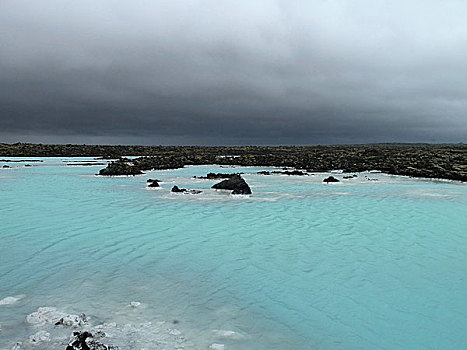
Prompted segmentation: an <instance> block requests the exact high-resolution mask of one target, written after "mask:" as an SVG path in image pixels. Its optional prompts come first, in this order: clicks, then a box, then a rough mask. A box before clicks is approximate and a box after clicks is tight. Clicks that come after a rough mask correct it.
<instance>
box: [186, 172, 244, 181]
mask: <svg viewBox="0 0 467 350" xmlns="http://www.w3.org/2000/svg"><path fill="white" fill-rule="evenodd" d="M232 175H235V174H224V173H208V174H207V175H206V176H195V178H196V179H208V180H217V179H230V178H231V177H232Z"/></svg>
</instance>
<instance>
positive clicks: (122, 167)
mask: <svg viewBox="0 0 467 350" xmlns="http://www.w3.org/2000/svg"><path fill="white" fill-rule="evenodd" d="M141 174H143V172H142V171H141V170H140V169H139V168H138V167H137V166H134V165H130V164H128V163H126V162H124V161H116V162H111V163H109V165H107V168H104V169H101V170H100V171H99V175H105V176H116V175H133V176H134V175H141Z"/></svg>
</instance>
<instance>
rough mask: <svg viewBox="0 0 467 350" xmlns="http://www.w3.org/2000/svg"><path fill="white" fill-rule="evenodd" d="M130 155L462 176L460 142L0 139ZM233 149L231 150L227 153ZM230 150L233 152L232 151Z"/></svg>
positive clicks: (22, 152)
mask: <svg viewBox="0 0 467 350" xmlns="http://www.w3.org/2000/svg"><path fill="white" fill-rule="evenodd" d="M130 155H141V156H143V157H140V158H137V159H134V160H132V162H133V165H134V166H136V167H137V168H139V169H140V170H141V171H144V170H149V169H174V168H180V167H183V166H184V165H204V164H220V165H241V166H278V167H290V168H295V169H303V170H307V171H309V172H319V171H329V170H334V169H342V170H344V172H352V173H355V172H361V171H366V170H374V169H376V170H380V171H382V172H385V173H389V174H394V175H408V176H414V177H427V178H444V179H452V180H460V181H467V145H465V144H438V145H433V144H375V145H339V146H278V147H263V146H243V147H201V146H101V145H44V144H29V143H16V144H0V156H10V157H11V156H15V157H28V156H29V157H31V156H40V157H45V156H60V157H64V156H66V157H72V156H82V157H85V156H92V157H104V158H119V157H123V156H130ZM228 155H232V156H228ZM233 155H234V156H233Z"/></svg>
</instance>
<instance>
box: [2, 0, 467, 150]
mask: <svg viewBox="0 0 467 350" xmlns="http://www.w3.org/2000/svg"><path fill="white" fill-rule="evenodd" d="M465 13H467V5H465V4H464V2H463V1H450V2H444V3H443V2H435V1H410V2H398V1H352V2H340V1H314V2H311V1H295V2H294V1H131V2H129V1H97V2H96V1H88V0H85V1H84V0H83V1H79V2H76V1H75V2H72V1H64V0H47V1H35V2H30V1H22V0H11V1H9V0H8V1H0V45H1V47H0V78H1V82H2V84H1V85H0V137H1V139H2V140H4V141H9V142H12V141H16V140H22V141H28V140H32V141H42V142H67V140H71V141H70V142H79V141H83V142H112V143H150V144H159V143H169V144H171V143H172V144H175V143H177V144H190V143H198V144H204V143H207V144H228V143H247V144H248V143H250V144H254V143H263V144H264V143H268V144H275V143H300V144H307V143H341V142H344V143H348V142H385V141H438V142H442V141H444V142H446V141H449V142H459V141H465V135H467V99H466V92H467V79H466V77H467V24H466V23H467V22H466V21H465ZM0 141H1V140H0Z"/></svg>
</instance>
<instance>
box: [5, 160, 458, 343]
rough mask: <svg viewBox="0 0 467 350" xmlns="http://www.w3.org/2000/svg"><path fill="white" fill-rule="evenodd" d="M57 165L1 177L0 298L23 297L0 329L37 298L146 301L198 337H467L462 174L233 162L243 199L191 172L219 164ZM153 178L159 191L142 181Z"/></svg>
mask: <svg viewBox="0 0 467 350" xmlns="http://www.w3.org/2000/svg"><path fill="white" fill-rule="evenodd" d="M57 162H58V161H57V160H54V162H51V163H50V164H49V163H47V160H46V163H45V164H44V165H43V166H40V167H39V166H38V167H33V168H22V169H19V168H18V169H15V171H14V172H8V176H7V177H5V176H3V175H4V174H3V173H2V172H0V176H2V181H1V182H0V191H1V193H2V206H1V207H0V216H1V222H2V230H1V233H0V238H1V241H2V244H1V246H0V282H1V283H0V299H1V298H3V297H6V296H10V295H18V294H25V295H26V296H27V297H26V298H24V299H22V300H21V301H19V302H18V303H15V305H8V306H0V323H1V324H2V333H0V337H3V339H4V340H8V341H10V340H11V341H14V340H15V339H17V338H18V337H21V336H22V335H24V334H26V333H27V331H28V330H27V328H26V327H25V326H24V317H25V315H27V314H28V313H30V312H32V311H34V310H35V309H37V307H39V306H42V305H54V306H57V307H60V308H64V309H70V310H71V311H73V310H75V311H77V312H78V311H79V312H80V311H84V312H87V313H91V315H92V316H93V317H95V318H96V319H98V320H102V321H111V320H113V319H116V320H117V322H118V321H121V322H126V319H127V318H129V317H130V316H131V317H134V316H135V315H133V316H132V315H129V314H128V312H126V311H125V310H127V309H125V308H122V305H127V303H128V302H129V301H132V300H140V301H142V302H144V304H145V305H148V307H147V308H144V309H141V310H140V311H139V312H140V313H139V314H138V315H137V317H138V320H139V321H141V322H143V321H151V320H169V321H170V320H177V322H179V324H177V326H178V325H179V326H180V329H182V330H183V331H184V334H186V335H187V337H188V338H190V339H192V340H193V341H194V342H195V343H196V346H195V348H207V346H208V345H209V344H211V343H213V342H219V341H220V340H222V341H223V342H224V343H225V344H226V347H227V348H228V349H310V348H311V349H325V350H327V349H395V348H398V349H415V348H420V349H422V348H427V349H428V348H451V349H454V348H459V349H460V348H463V347H465V345H466V344H467V338H466V336H465V332H464V330H465V329H467V321H466V319H465V314H467V296H466V294H465V291H466V290H467V282H466V279H465V276H466V275H467V256H466V254H465V252H466V251H467V237H466V231H465V227H467V221H466V217H465V212H466V210H465V209H466V206H467V189H466V186H465V184H459V183H454V182H435V181H425V180H422V179H417V180H414V179H409V178H400V177H395V176H388V175H385V174H371V178H377V179H378V180H379V181H368V180H366V179H365V178H364V176H365V174H360V175H359V177H358V178H355V179H352V180H348V181H342V182H341V183H339V184H337V185H325V184H323V183H322V179H323V178H324V177H326V176H327V175H329V174H316V175H315V176H309V177H288V176H260V175H256V172H257V171H259V170H263V169H257V168H235V169H228V171H231V172H244V173H245V174H244V177H245V179H246V180H247V182H248V183H249V184H250V186H251V188H252V190H253V195H251V196H250V197H248V196H244V197H241V198H238V197H232V196H230V195H228V194H225V193H219V192H216V191H214V190H211V189H210V187H211V186H212V184H214V183H215V181H210V180H199V179H194V178H192V176H194V175H196V176H200V175H205V174H206V173H208V172H210V171H212V172H218V171H220V169H219V168H218V167H215V166H211V167H209V166H200V167H187V168H184V169H177V170H170V171H154V172H149V173H148V174H147V175H145V176H141V177H118V178H103V177H95V176H92V174H93V173H94V172H95V171H96V170H95V168H94V169H90V168H87V167H79V166H76V167H64V166H58V165H57V164H58V163H57ZM0 165H1V164H0ZM222 171H227V170H226V169H222ZM333 176H337V177H340V176H342V175H340V174H333ZM149 177H152V178H154V177H156V178H159V179H161V180H162V183H161V187H162V188H161V189H158V190H157V191H146V186H145V180H146V178H149ZM174 184H177V185H181V186H183V187H187V188H195V189H201V190H203V191H204V192H203V193H202V194H201V195H177V194H172V193H170V188H171V187H172V186H173V185H174ZM219 329H220V330H222V329H227V330H232V331H235V332H238V333H239V334H242V335H243V337H242V338H241V339H219V334H221V333H216V332H213V330H219ZM225 334H227V333H225Z"/></svg>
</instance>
